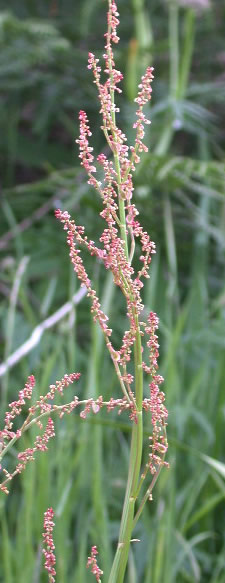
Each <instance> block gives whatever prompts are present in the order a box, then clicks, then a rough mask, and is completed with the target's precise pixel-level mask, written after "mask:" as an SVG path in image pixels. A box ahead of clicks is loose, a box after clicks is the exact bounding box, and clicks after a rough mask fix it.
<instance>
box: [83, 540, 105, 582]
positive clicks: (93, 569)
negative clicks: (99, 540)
mask: <svg viewBox="0 0 225 583" xmlns="http://www.w3.org/2000/svg"><path fill="white" fill-rule="evenodd" d="M96 555H98V551H97V547H96V546H93V547H92V548H91V556H90V557H88V560H87V568H88V567H91V572H92V573H93V575H94V576H95V578H96V581H97V583H101V575H103V571H101V569H100V568H99V567H98V564H97V559H96Z"/></svg>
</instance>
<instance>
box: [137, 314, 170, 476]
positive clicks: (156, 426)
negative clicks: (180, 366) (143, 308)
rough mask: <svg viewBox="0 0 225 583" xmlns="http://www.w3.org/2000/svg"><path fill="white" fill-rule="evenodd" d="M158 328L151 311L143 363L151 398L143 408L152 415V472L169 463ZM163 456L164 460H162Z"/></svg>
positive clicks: (156, 318)
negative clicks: (159, 366)
mask: <svg viewBox="0 0 225 583" xmlns="http://www.w3.org/2000/svg"><path fill="white" fill-rule="evenodd" d="M157 329H158V317H157V315H156V314H155V313H154V312H150V314H149V317H148V325H147V326H146V327H145V332H146V334H148V335H149V340H148V342H147V346H148V348H149V350H150V353H149V361H150V365H149V366H147V365H146V364H145V363H143V369H144V370H145V372H147V374H150V375H151V377H152V381H151V383H150V384H149V388H150V399H144V402H143V408H144V409H145V410H150V412H151V415H152V426H153V432H152V437H151V438H150V441H151V453H150V456H149V468H150V471H151V473H152V474H154V473H155V472H156V471H157V468H158V467H159V466H160V465H162V463H163V464H164V465H167V463H166V462H164V456H165V453H166V451H167V440H166V436H165V426H166V421H167V417H168V411H167V409H166V407H165V405H164V400H165V395H164V393H163V391H160V390H159V386H160V385H161V383H162V382H163V380H164V379H163V377H162V376H161V375H159V374H157V370H158V356H159V350H158V349H159V344H158V336H157V334H156V330H157ZM162 458H163V461H162Z"/></svg>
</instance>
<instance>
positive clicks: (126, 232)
mask: <svg viewBox="0 0 225 583" xmlns="http://www.w3.org/2000/svg"><path fill="white" fill-rule="evenodd" d="M108 3H109V9H108V28H107V33H106V34H105V39H106V44H105V53H104V55H103V59H104V63H105V65H104V71H103V73H104V74H105V76H106V79H105V80H104V81H102V75H103V73H102V70H101V67H100V65H99V59H96V57H95V56H94V54H92V53H89V58H88V68H89V69H91V70H92V71H93V75H94V83H95V84H96V86H97V91H98V96H99V101H100V113H101V115H102V126H101V128H102V130H103V132H104V135H105V138H106V141H107V144H108V146H109V148H110V150H111V154H112V155H111V157H110V159H108V158H107V157H106V156H105V154H104V153H100V154H99V155H98V156H97V159H96V162H97V164H98V165H99V168H101V169H102V170H103V172H104V179H103V182H102V183H101V182H100V181H99V180H97V178H96V173H97V168H96V162H95V159H94V155H93V148H92V147H91V146H90V145H89V138H90V137H91V131H90V127H89V122H88V119H87V115H86V113H85V112H84V111H80V114H79V120H80V136H79V139H78V140H77V143H78V145H79V151H80V153H79V157H80V159H81V165H82V166H83V168H84V169H85V170H86V172H87V175H88V183H89V184H90V185H91V186H92V187H94V188H95V189H96V191H97V192H98V194H99V195H100V197H101V199H102V204H103V209H102V211H101V213H100V215H101V217H102V219H103V220H104V221H105V227H104V229H103V232H102V234H101V236H100V238H99V245H96V243H95V242H94V241H91V240H89V239H88V237H87V236H86V234H85V229H84V227H83V226H80V225H77V224H76V222H75V221H74V220H73V219H72V218H71V217H70V215H69V213H68V212H67V211H62V210H60V209H58V210H56V211H55V214H56V217H57V219H59V220H60V221H61V223H62V224H63V227H64V229H65V231H66V233H67V243H68V246H69V250H70V259H71V261H72V264H73V266H74V270H75V272H76V274H77V277H78V279H79V280H80V281H81V285H82V286H85V287H86V289H87V295H88V296H89V297H90V299H91V312H92V315H93V318H94V321H95V322H98V323H99V325H100V327H101V329H102V332H103V335H104V338H105V342H106V346H107V348H108V351H109V354H110V357H111V359H112V362H113V365H114V367H115V372H116V374H117V378H118V382H119V385H120V388H121V391H122V394H121V395H120V396H119V397H118V398H116V399H115V398H113V397H112V398H111V399H110V400H109V401H104V399H103V397H102V396H99V397H98V398H97V399H96V400H94V399H91V398H90V399H88V400H79V399H78V397H76V396H75V397H74V399H73V400H72V401H71V402H69V403H67V404H63V405H55V404H53V403H52V401H53V399H54V397H55V394H56V393H60V395H61V396H62V395H63V393H64V389H65V388H66V387H67V386H68V385H69V384H71V383H73V382H74V380H78V379H79V377H80V374H79V373H72V374H70V375H65V376H64V378H63V379H62V380H61V381H57V382H56V385H51V386H50V388H49V391H48V392H47V394H46V395H45V396H44V397H42V396H41V397H40V398H39V400H37V401H36V403H35V404H34V405H31V407H29V408H28V413H27V417H26V419H25V421H24V422H23V423H22V425H21V427H20V428H19V429H18V428H17V429H14V421H15V419H17V423H18V416H20V414H21V412H22V411H24V407H26V406H27V401H29V400H30V399H31V397H32V391H33V388H34V385H35V379H34V377H33V376H30V377H29V378H28V381H27V383H26V385H25V387H24V389H23V390H22V391H20V393H19V399H18V400H17V401H15V402H13V403H11V404H10V406H9V407H10V411H9V412H7V413H6V415H5V427H4V428H3V430H2V431H0V463H1V462H2V459H3V457H4V456H5V454H6V453H7V452H8V450H9V449H10V447H12V445H13V444H14V443H15V442H16V441H17V440H18V439H19V438H20V437H21V435H22V434H23V433H24V432H25V431H27V430H28V429H29V428H30V427H31V426H32V425H34V424H35V425H36V426H37V427H38V429H39V430H43V421H44V420H45V418H46V419H47V424H46V425H45V428H44V430H43V432H42V434H41V435H38V436H37V437H36V438H35V441H34V444H33V446H32V447H30V448H28V449H26V450H25V451H23V452H20V453H19V454H18V463H17V465H16V468H15V470H14V471H13V472H12V473H9V472H8V471H7V470H6V468H5V467H4V468H3V470H2V471H3V473H4V479H3V481H2V483H1V484H0V489H1V490H2V491H4V492H5V493H8V487H7V486H8V482H9V481H10V480H11V479H12V478H13V477H14V476H15V475H16V474H18V473H20V472H21V471H22V470H23V469H24V468H25V467H26V464H27V462H28V461H31V460H33V459H34V455H35V453H36V452H37V451H38V450H41V451H45V450H46V449H47V445H48V441H49V439H50V438H51V437H53V436H54V424H53V420H52V416H53V414H55V413H56V414H58V415H59V416H60V417H61V416H63V415H64V414H65V413H70V412H72V411H73V410H74V409H75V408H77V407H78V406H81V408H82V410H81V412H80V416H81V417H82V418H83V419H85V418H86V416H87V414H89V413H90V412H93V413H95V414H96V413H98V412H99V411H100V410H101V409H102V408H103V407H106V409H107V411H108V412H109V411H111V410H113V409H116V408H117V410H118V413H121V412H123V411H128V413H129V417H130V419H131V421H132V439H131V447H130V460H129V472H128V479H127V486H126V493H125V498H124V505H123V512H122V518H121V526H120V532H119V540H118V545H117V549H116V552H115V557H114V561H113V565H112V569H111V573H110V577H109V580H108V583H123V581H124V575H125V570H126V565H127V560H128V553H129V547H130V541H131V534H132V531H133V529H134V527H135V525H136V523H137V520H138V519H139V517H140V515H141V512H142V510H143V508H144V505H145V502H146V501H147V500H148V499H151V497H152V489H153V487H154V485H155V483H156V480H157V478H158V476H159V473H160V470H161V468H162V467H163V466H165V465H168V464H167V462H166V461H165V455H166V451H167V438H166V425H167V415H168V414H167V409H166V407H165V405H164V393H163V392H162V391H161V390H160V385H161V383H162V382H163V378H162V376H161V375H159V374H158V356H159V352H158V348H159V345H158V337H157V333H156V332H157V328H158V318H157V316H156V314H155V313H153V312H150V314H149V316H148V318H147V321H143V319H141V314H142V311H143V304H142V299H141V290H142V288H143V286H144V281H145V279H146V278H149V266H150V263H151V257H152V254H154V253H155V244H154V243H153V241H151V239H150V237H149V235H148V234H147V232H146V231H144V230H143V228H142V226H141V225H140V223H139V221H138V219H137V217H138V210H137V209H136V206H135V204H134V203H133V201H132V195H133V190H134V187H133V179H132V177H133V173H134V172H135V168H136V165H137V164H138V163H139V161H140V154H141V153H142V152H147V151H148V148H147V146H146V145H145V144H144V142H143V139H144V135H145V125H146V124H149V123H150V121H149V120H148V119H147V118H146V116H145V113H144V111H143V108H144V106H145V105H146V104H147V103H148V102H149V101H150V99H151V92H152V87H151V83H152V80H153V68H152V67H148V68H147V70H146V72H145V74H144V75H143V77H142V79H141V83H140V85H139V88H138V89H139V90H138V95H137V98H136V99H135V102H136V103H137V111H136V121H135V122H134V123H133V128H134V130H135V133H136V137H135V140H134V145H131V146H129V145H128V144H127V139H126V136H125V135H124V133H123V132H122V130H121V129H120V128H119V127H118V125H117V122H116V114H117V113H118V112H119V108H118V107H117V106H116V103H115V94H116V93H121V89H120V87H119V83H120V82H121V80H122V79H123V75H122V74H121V73H120V71H118V70H117V69H116V68H115V62H114V54H113V49H112V46H113V44H117V43H118V42H119V37H118V35H117V26H118V24H119V18H118V16H119V14H118V11H117V6H116V3H115V1H114V0H108ZM136 243H137V245H136ZM81 248H85V249H86V250H87V251H88V252H89V253H90V254H91V255H93V256H95V257H97V258H98V259H99V260H100V261H101V262H102V263H103V264H104V267H105V269H106V270H110V271H111V272H112V275H113V280H114V284H115V285H116V286H118V287H119V288H120V290H121V292H122V294H123V296H124V298H125V301H126V315H127V321H128V327H127V330H125V332H124V334H123V338H122V342H121V346H120V348H119V349H116V348H115V347H114V346H113V343H112V340H111V336H112V329H111V328H110V327H109V321H108V316H107V315H106V314H105V313H104V312H103V310H102V307H101V304H100V301H99V298H98V296H97V294H96V291H95V289H94V288H93V285H92V282H91V280H90V278H89V276H88V273H87V271H86V269H85V266H84V263H83V259H82V257H81ZM134 255H135V265H136V264H138V265H139V268H138V269H135V267H134V264H133V259H134ZM144 345H147V347H148V349H149V362H148V363H145V362H143V358H142V356H143V349H144ZM131 364H132V373H131V370H130V365H131ZM144 374H145V375H149V377H150V382H149V389H150V394H149V397H148V398H144V395H143V377H144ZM143 411H145V412H147V413H150V415H151V423H152V434H151V436H150V438H149V439H150V453H149V456H148V460H147V463H146V464H145V466H144V468H142V469H141V465H142V454H143V427H142V425H143V421H142V413H143ZM1 469H2V468H1V466H0V470H1ZM148 476H150V480H149V478H148ZM147 481H148V485H147V487H146V486H145V484H146V482H147ZM143 489H144V491H145V493H144V495H143ZM138 502H139V503H138ZM136 503H138V508H136ZM53 515H54V513H53V510H52V509H51V508H50V509H48V510H47V512H46V513H45V519H44V534H43V537H44V542H45V546H46V548H44V551H43V552H44V555H45V567H46V569H47V571H48V576H49V581H50V582H51V583H53V582H54V581H55V579H54V577H55V557H54V544H53V539H52V530H53V526H54V523H53ZM96 555H97V549H96V547H95V546H93V547H92V550H91V556H90V557H89V558H88V562H87V566H88V567H91V571H92V573H93V574H94V575H95V577H96V581H97V582H100V581H101V579H100V577H101V576H102V574H103V573H102V571H101V569H100V568H99V567H98V565H97V560H96Z"/></svg>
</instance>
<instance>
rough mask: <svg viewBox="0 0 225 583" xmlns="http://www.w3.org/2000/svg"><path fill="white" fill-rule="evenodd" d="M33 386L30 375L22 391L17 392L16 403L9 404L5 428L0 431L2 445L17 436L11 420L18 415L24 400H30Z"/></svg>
mask: <svg viewBox="0 0 225 583" xmlns="http://www.w3.org/2000/svg"><path fill="white" fill-rule="evenodd" d="M34 386H35V378H34V376H33V375H31V376H29V377H28V379H27V382H26V384H25V387H24V389H22V390H21V391H20V392H19V399H18V400H17V401H12V403H10V404H9V408H10V411H7V412H6V414H5V426H4V429H3V430H2V431H0V441H2V442H3V443H4V442H6V441H7V440H9V439H12V438H13V437H15V435H16V434H18V432H14V431H12V426H13V420H14V419H15V417H17V416H18V415H20V413H21V411H22V408H23V406H24V405H25V404H26V400H30V399H31V397H32V391H33V388H34ZM18 436H19V434H18Z"/></svg>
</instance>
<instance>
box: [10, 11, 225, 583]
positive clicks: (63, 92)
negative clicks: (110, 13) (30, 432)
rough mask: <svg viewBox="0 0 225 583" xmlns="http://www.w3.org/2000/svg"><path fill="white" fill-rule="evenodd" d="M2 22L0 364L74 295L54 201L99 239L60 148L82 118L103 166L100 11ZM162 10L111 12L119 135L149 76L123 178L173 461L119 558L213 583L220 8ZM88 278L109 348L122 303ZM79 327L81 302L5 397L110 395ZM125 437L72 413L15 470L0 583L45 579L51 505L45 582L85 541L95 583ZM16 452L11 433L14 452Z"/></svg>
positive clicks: (218, 413) (76, 562) (84, 314)
mask: <svg viewBox="0 0 225 583" xmlns="http://www.w3.org/2000/svg"><path fill="white" fill-rule="evenodd" d="M183 4H185V2H183ZM196 4H197V0H196ZM1 8H2V15H1V39H0V43H1V56H0V77H1V85H2V88H3V89H2V91H1V102H0V123H1V138H0V139H1V143H0V148H1V158H2V168H3V171H2V181H3V186H4V189H3V196H2V213H1V217H0V229H1V234H2V237H1V239H0V245H1V249H2V251H3V254H2V259H1V281H0V291H1V294H2V301H1V307H0V310H1V357H2V360H3V361H5V360H6V359H7V356H8V355H9V354H11V353H13V351H14V350H15V349H16V348H18V347H19V346H20V345H21V344H22V343H23V342H24V341H25V340H26V339H27V338H28V337H29V336H30V334H31V333H32V330H33V329H34V327H35V326H36V325H37V324H38V323H39V322H41V321H42V320H44V319H45V318H46V317H48V316H49V315H50V314H51V313H53V312H55V310H57V308H59V307H60V306H61V305H62V304H64V303H65V302H66V301H67V300H68V299H70V298H71V297H72V295H73V294H74V292H75V291H76V289H77V287H78V284H77V282H76V281H75V280H74V276H73V274H72V271H71V268H70V265H69V261H68V260H67V256H66V249H65V245H64V237H63V234H62V233H60V232H59V229H58V226H57V224H56V221H55V219H54V218H53V209H54V208H55V207H57V206H59V201H60V204H61V207H62V209H64V208H67V209H68V210H69V211H70V212H71V214H73V215H76V216H79V222H80V224H84V225H85V227H86V228H87V233H88V235H89V236H90V237H91V238H94V236H96V234H98V233H99V232H100V229H101V224H100V222H97V221H96V220H95V218H94V217H95V216H96V214H97V212H96V211H98V209H99V202H98V200H97V199H96V197H94V196H93V193H92V191H91V190H90V188H89V187H87V185H86V183H85V178H84V175H83V173H82V172H81V171H80V169H79V168H78V161H77V158H76V153H77V152H76V150H75V151H74V140H75V138H76V137H77V135H78V125H77V119H76V118H77V112H78V110H79V109H80V107H81V106H82V107H85V109H86V110H87V112H88V115H89V117H90V120H91V127H92V130H93V134H94V132H95V140H96V141H95V144H94V146H95V150H96V152H99V151H101V148H102V142H101V137H100V134H99V133H98V130H97V127H98V125H99V117H98V113H97V111H98V103H96V99H95V97H94V90H92V89H91V90H90V87H91V84H90V78H89V76H88V72H86V73H84V69H85V64H86V61H87V53H88V50H89V49H90V47H93V50H94V49H95V48H96V52H98V49H99V48H100V46H101V45H102V34H103V31H104V16H103V12H104V10H102V2H97V1H94V0H93V1H92V2H84V1H83V0H79V1H78V0H76V2H75V3H74V2H72V1H71V0H63V2H61V3H59V2H57V1H55V2H48V3H47V2H45V1H42V2H41V1H40V2H38V3H36V2H31V1H30V0H29V1H28V0H27V1H26V0H22V1H21V0H20V2H18V0H13V1H12V2H10V11H11V12H10V13H5V12H4V13H3V10H5V3H2V5H1ZM176 8H177V6H176V3H175V2H167V3H165V2H164V1H162V2H161V3H160V8H159V2H158V0H154V2H152V1H151V2H150V1H149V2H144V1H139V2H137V1H136V2H135V0H133V1H132V2H130V0H121V2H119V9H120V13H121V22H122V23H124V24H123V25H122V28H121V30H120V35H121V42H122V44H121V46H122V49H121V51H118V54H117V59H118V60H119V66H120V69H122V70H123V71H125V73H126V74H128V81H127V83H126V85H125V91H126V96H127V99H126V102H125V104H124V105H122V103H121V125H122V126H123V128H124V130H125V131H126V132H127V129H128V126H130V124H131V120H132V119H133V117H134V110H133V106H132V103H131V99H132V98H133V96H134V92H135V88H136V86H137V82H138V79H139V78H140V74H142V71H143V68H144V66H145V64H146V61H147V63H148V64H149V63H150V64H152V61H154V66H155V81H154V99H153V107H152V109H151V112H150V117H151V119H152V125H151V128H150V133H149V144H150V146H151V147H150V153H149V154H148V155H146V156H145V159H144V162H143V165H142V167H141V168H140V170H139V172H138V174H137V176H136V196H137V200H136V202H137V206H138V208H139V210H140V218H141V221H142V222H143V224H144V227H146V225H148V231H149V232H150V233H151V235H152V238H153V239H154V240H155V241H156V243H157V249H158V256H157V257H158V259H157V258H156V259H155V260H154V262H153V264H152V275H151V279H150V282H149V287H148V289H147V290H146V295H145V298H144V302H145V305H146V309H148V310H149V309H153V310H154V311H157V313H159V314H160V322H161V327H160V344H161V348H162V358H161V369H162V372H163V374H164V376H165V378H166V379H167V381H166V386H165V390H166V393H167V396H168V397H167V399H168V406H169V413H170V432H169V443H170V452H171V453H170V457H171V459H170V464H171V470H170V472H169V474H168V473H166V475H164V476H163V475H162V476H161V478H160V482H159V484H158V486H157V495H156V500H155V501H153V503H152V504H151V506H150V508H148V509H146V512H145V514H144V516H143V520H142V521H141V523H140V525H139V527H138V529H137V532H136V534H135V538H140V539H141V541H142V542H141V543H133V546H132V549H133V550H132V553H131V555H130V562H129V574H128V579H127V580H128V582H129V583H134V582H135V581H136V582H137V581H141V582H142V583H149V581H152V582H153V583H159V582H161V581H165V583H175V581H179V583H185V582H186V581H193V582H197V581H201V583H206V582H207V583H208V582H210V583H222V581H223V579H224V567H225V565H224V538H223V537H224V534H223V530H224V527H223V525H224V492H225V490H224V446H223V425H224V410H225V398H224V390H223V387H224V379H225V368H224V319H225V309H224V306H225V288H224V278H223V274H224V136H223V134H222V131H221V128H222V126H223V120H224V101H223V100H224V92H225V90H224V6H223V3H222V2H221V1H220V0H216V1H215V2H214V3H213V8H211V9H209V10H206V11H205V12H201V15H198V14H197V13H196V12H193V11H190V10H189V8H188V1H187V2H186V7H185V6H183V7H182V8H179V10H178V13H177V12H176ZM143 27H144V28H143ZM177 32H179V34H178V36H177V35H176V33H177ZM141 42H142V43H143V44H142V46H141V47H140V44H141ZM209 47H210V50H209ZM6 103H7V107H6ZM129 139H130V135H129ZM25 183H26V184H25ZM28 217H29V221H28V223H26V220H27V218H28ZM24 221H25V222H24ZM24 257H27V258H28V260H27V262H25V264H24V263H23V265H24V270H23V272H22V274H21V277H20V279H19V281H18V278H17V274H18V266H19V265H21V262H22V261H23V260H24ZM92 277H93V279H94V281H95V283H96V286H97V287H100V285H102V284H103V286H104V292H103V295H102V298H101V299H102V302H103V305H104V309H105V310H106V311H107V312H109V313H110V316H111V318H113V317H114V313H115V306H117V308H118V309H119V310H120V313H121V318H120V320H118V321H117V330H116V332H115V334H116V341H117V342H118V344H119V341H120V338H121V335H122V330H123V323H124V320H123V309H124V306H123V304H122V303H120V300H119V298H118V297H117V295H113V288H112V285H111V280H110V279H107V278H106V279H104V276H103V273H102V271H101V267H100V265H99V263H98V262H96V263H95V266H94V269H93V271H92ZM89 324H90V321H89V316H88V310H87V300H86V299H84V300H83V301H82V302H81V303H80V304H79V306H78V307H74V308H73V310H72V311H71V312H70V315H69V317H66V318H65V319H64V320H63V321H60V322H59V323H58V324H57V326H56V327H55V328H54V329H49V330H47V331H46V332H45V333H44V335H43V337H42V342H41V344H38V345H37V346H36V347H35V349H34V350H33V351H32V352H30V353H29V354H28V356H27V357H26V358H24V359H23V360H21V361H20V362H19V363H18V364H17V365H16V366H15V367H14V368H12V369H11V370H10V371H8V373H7V374H6V375H5V377H4V378H2V395H4V399H5V398H6V397H7V398H8V399H9V400H12V399H13V398H15V396H16V394H17V392H18V389H19V388H20V387H21V386H23V383H24V378H25V377H26V376H28V375H29V374H31V373H34V374H35V376H36V378H37V379H39V381H38V387H37V395H39V394H43V392H46V390H47V387H48V385H49V384H50V383H51V382H53V381H54V379H56V378H61V377H62V376H63V374H64V372H65V371H66V370H68V371H72V370H81V372H82V373H83V374H82V377H83V381H82V384H81V393H82V398H83V399H85V398H88V396H90V394H93V393H94V392H95V391H96V396H97V395H98V394H101V392H102V389H103V385H104V382H105V379H106V378H107V379H108V383H109V387H108V394H109V395H110V394H111V393H112V391H113V390H114V389H115V388H116V387H115V382H116V381H115V378H114V376H113V371H112V369H111V365H110V362H109V360H108V359H107V358H105V357H104V359H103V357H102V341H101V338H100V337H99V335H98V332H97V331H96V329H94V328H92V331H91V334H90V332H89ZM87 355H88V370H87V369H86V360H87ZM71 398H72V392H71ZM129 431H130V429H129V425H128V423H126V421H124V420H122V418H121V419H120V420H118V418H117V417H115V419H114V420H112V419H111V418H110V419H109V417H108V416H107V415H105V414H103V413H101V417H99V418H98V419H96V418H94V419H91V418H90V419H89V420H86V423H85V424H83V423H82V420H80V419H79V417H78V416H77V415H74V416H73V417H72V416H71V417H68V418H66V419H65V420H64V419H63V423H62V424H61V425H59V426H58V427H57V431H56V438H55V440H56V441H55V442H54V444H52V445H51V449H50V452H49V455H48V456H46V457H45V456H42V457H41V456H40V459H38V460H37V464H36V463H35V465H33V466H32V467H28V468H27V470H26V472H25V473H24V474H23V475H21V478H20V480H18V481H17V482H16V483H15V488H14V492H13V493H12V495H10V497H9V499H8V500H7V502H5V500H3V499H1V507H0V513H1V560H0V580H1V581H4V583H5V582H6V583H13V582H14V581H17V583H20V582H21V583H22V581H24V580H27V581H32V580H33V581H41V580H42V579H41V577H42V575H41V552H40V549H41V530H42V518H41V517H42V515H43V512H44V510H45V509H46V507H47V505H48V504H49V505H51V504H53V500H54V506H55V508H56V519H55V522H56V534H55V544H56V549H57V557H58V565H57V568H58V578H59V581H60V582H65V583H73V582H74V583H75V581H76V582H77V581H82V583H84V582H85V581H89V580H90V581H91V575H90V579H89V574H88V572H86V559H87V556H88V554H89V550H90V545H91V540H93V538H94V540H95V542H96V544H97V545H98V547H99V549H100V548H101V566H102V568H103V570H104V572H105V573H107V571H108V569H109V565H110V561H111V555H112V545H113V544H114V543H115V541H116V538H117V532H118V517H119V511H120V509H119V508H118V499H120V498H121V494H122V492H123V489H124V485H125V478H126V466H127V456H128V448H127V436H128V435H129ZM147 434H148V428H146V436H147ZM146 445H147V444H146ZM28 446H29V441H28V439H27V437H26V436H24V449H25V448H26V447H28ZM91 448H92V453H91V454H90V449H91ZM146 452H147V448H146ZM11 455H12V457H13V456H15V452H12V454H11ZM146 455H147V453H146ZM206 456H208V457H206ZM80 464H81V465H80ZM78 468H81V469H79V472H78ZM87 470H88V473H87ZM106 484H107V488H106ZM34 500H35V504H34ZM143 557H144V559H143ZM43 580H44V579H43Z"/></svg>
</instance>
